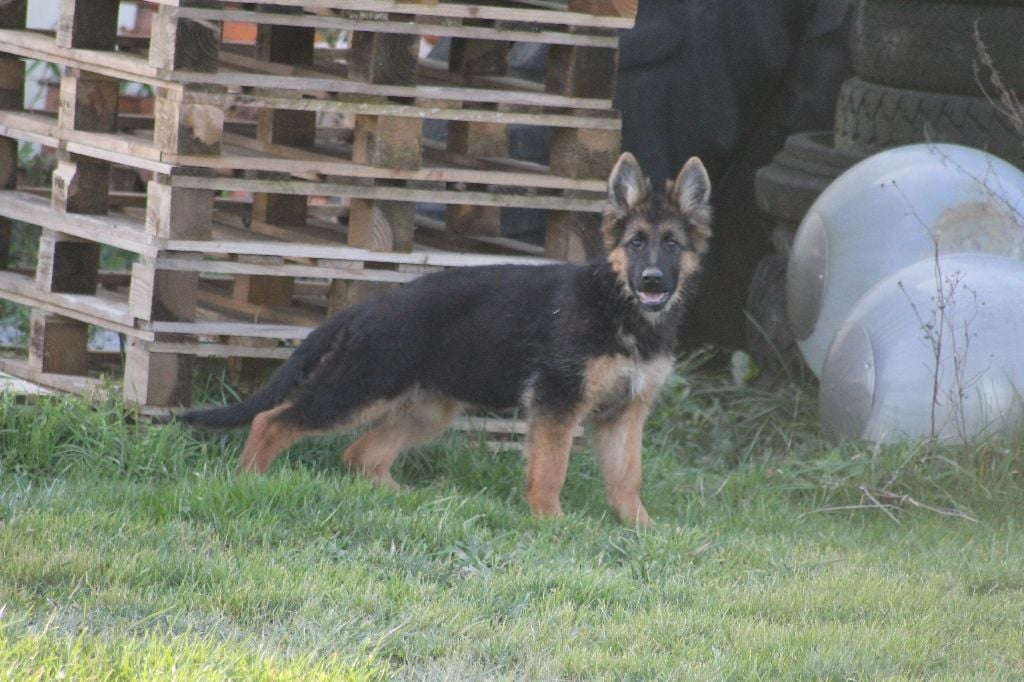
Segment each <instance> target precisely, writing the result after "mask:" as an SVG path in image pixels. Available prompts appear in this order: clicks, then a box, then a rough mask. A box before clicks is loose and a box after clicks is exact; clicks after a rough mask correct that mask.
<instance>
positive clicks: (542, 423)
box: [179, 153, 711, 525]
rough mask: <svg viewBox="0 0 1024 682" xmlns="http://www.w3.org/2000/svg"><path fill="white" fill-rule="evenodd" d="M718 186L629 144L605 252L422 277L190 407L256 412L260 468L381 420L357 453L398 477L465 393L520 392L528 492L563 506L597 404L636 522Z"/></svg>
mask: <svg viewBox="0 0 1024 682" xmlns="http://www.w3.org/2000/svg"><path fill="white" fill-rule="evenodd" d="M710 193H711V186H710V180H709V179H708V175H707V172H706V171H705V169H704V166H703V164H702V163H701V162H700V160H699V159H697V158H696V157H695V158H691V159H690V160H689V161H688V162H687V163H686V165H685V166H684V167H683V169H682V170H681V171H680V173H679V176H678V177H677V178H676V180H675V182H674V183H669V184H668V186H667V188H666V191H665V193H664V194H658V195H656V194H652V192H651V191H650V187H649V183H648V181H647V179H646V178H645V177H644V176H643V174H642V171H641V169H640V166H639V165H638V164H637V162H636V159H634V158H633V156H632V155H631V154H628V153H625V154H623V155H622V156H621V158H620V159H619V160H618V162H617V163H616V165H615V168H614V169H613V170H612V173H611V176H610V178H609V182H608V206H607V208H606V210H605V214H604V218H603V222H602V227H601V232H602V237H603V241H604V244H605V247H606V251H607V257H606V258H605V259H603V260H600V261H597V262H593V263H590V264H588V265H572V264H568V263H560V264H552V265H495V266H480V267H465V268H456V269H452V270H448V271H444V272H438V273H433V274H429V275H425V276H423V277H420V278H418V279H416V280H415V281H413V282H411V283H409V284H407V285H405V286H404V287H402V288H400V289H396V290H394V291H391V292H389V293H386V294H383V295H382V296H380V297H378V298H375V299H373V300H368V301H365V302H363V303H360V304H357V305H354V306H351V307H349V308H346V309H344V310H341V311H339V312H338V313H337V314H335V315H333V316H332V317H331V318H329V319H328V320H327V321H326V322H324V323H323V324H322V325H321V326H320V327H318V328H317V329H315V330H314V331H313V332H312V333H311V334H310V335H309V336H308V337H307V338H306V340H305V341H303V342H302V344H301V345H299V347H298V348H297V349H296V350H295V352H294V353H293V354H292V356H291V357H290V358H289V359H288V361H287V362H286V363H285V364H283V365H282V366H281V367H280V368H278V370H277V371H276V373H275V374H273V375H272V376H271V378H270V379H269V381H268V382H267V384H266V385H265V386H264V387H263V388H261V389H260V390H259V391H258V392H256V393H255V394H253V395H251V396H250V397H248V398H246V399H245V400H243V401H242V402H240V403H237V404H234V405H228V406H226V407H215V408H212V409H202V410H196V411H191V412H187V413H185V414H183V415H181V416H180V417H179V418H180V419H181V420H183V421H185V422H187V423H189V424H192V425H194V426H196V427H199V428H205V429H229V428H236V427H241V426H245V425H247V424H250V423H251V425H252V426H251V430H250V432H249V437H248V440H247V441H246V444H245V448H244V450H243V452H242V458H241V463H240V464H239V468H240V470H241V471H254V472H262V471H264V470H265V469H266V468H267V467H268V466H269V465H270V463H271V462H272V461H273V460H274V458H275V457H277V455H278V454H279V453H280V452H281V451H282V450H283V449H285V448H287V447H288V446H290V445H291V444H293V443H295V442H296V441H298V440H299V439H300V438H302V437H304V436H307V435H310V434H316V433H324V432H327V431H332V430H337V429H350V428H353V427H356V426H358V425H360V424H365V423H368V422H376V425H375V426H374V427H373V428H372V429H371V430H370V431H368V432H367V433H366V434H365V435H363V436H362V437H360V438H359V439H358V440H356V441H355V442H354V443H353V444H352V445H351V446H349V448H348V449H347V450H346V451H345V454H344V461H345V464H347V465H348V467H349V469H350V470H352V471H354V472H356V473H359V474H363V475H365V476H368V477H370V478H371V479H373V480H375V481H377V482H379V483H381V484H384V485H387V486H392V487H393V486H396V483H395V481H394V479H392V478H391V474H390V469H391V464H392V463H393V462H394V461H395V458H397V457H398V455H399V453H401V452H402V451H403V450H405V449H406V448H409V447H412V446H414V445H417V444H420V443H424V442H426V441H429V440H431V439H433V438H435V437H436V436H438V435H440V433H441V432H442V431H444V430H445V428H446V427H447V426H448V425H449V424H450V423H451V421H452V419H453V418H454V417H455V416H456V414H457V413H458V412H459V409H460V406H462V405H463V404H469V405H477V406H482V407H485V408H492V409H506V408H512V407H517V406H518V407H521V408H523V409H524V410H525V414H526V416H527V420H528V422H527V423H528V429H527V463H526V499H527V502H528V503H529V506H530V509H531V510H532V511H533V513H534V514H536V515H541V516H557V515H560V514H561V502H560V500H559V494H560V491H561V489H562V485H563V483H564V481H565V475H566V467H567V464H568V461H569V450H570V446H571V445H572V440H573V433H574V432H575V431H576V429H577V427H578V426H579V425H580V423H581V422H582V421H583V420H584V418H586V417H590V418H591V419H592V421H593V422H594V424H595V427H596V428H595V432H596V433H595V435H596V441H595V447H596V451H597V456H598V459H599V460H600V466H601V472H602V475H603V478H604V484H605V492H606V494H607V499H608V502H609V503H610V504H611V506H612V508H613V509H614V510H615V511H616V512H617V514H618V516H619V518H620V519H621V520H622V521H623V522H626V523H630V524H640V525H646V524H647V523H648V522H649V521H648V517H647V511H646V510H645V509H644V506H643V504H642V503H641V501H640V478H641V474H640V443H641V438H642V432H643V426H644V420H645V418H646V416H647V412H648V410H649V409H650V407H651V404H652V403H653V402H654V399H655V397H656V396H657V395H658V391H659V389H660V388H661V386H662V384H663V383H664V381H665V379H666V378H667V377H668V375H669V373H670V372H671V371H672V367H673V348H674V345H675V340H676V331H677V329H678V326H679V320H680V317H681V315H682V313H683V307H684V303H685V300H686V298H687V294H688V292H689V290H690V289H691V288H692V285H693V283H694V279H695V276H696V274H697V272H698V270H699V267H700V257H701V255H702V254H704V252H705V251H706V250H707V246H708V240H709V238H710V236H711V230H710V219H711V208H710V204H709V198H710Z"/></svg>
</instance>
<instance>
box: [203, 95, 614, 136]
mask: <svg viewBox="0 0 1024 682" xmlns="http://www.w3.org/2000/svg"><path fill="white" fill-rule="evenodd" d="M185 97H186V98H188V99H190V100H193V101H201V102H204V103H217V104H223V105H224V106H236V107H251V108H264V107H266V108H274V109H294V110H301V111H323V112H338V113H352V114H368V115H374V116H405V117H409V118H420V119H437V120H442V121H481V122H492V123H510V124H511V123H518V124H523V125H537V126H552V127H560V128H596V129H615V130H617V129H618V128H619V127H620V125H621V124H620V122H619V120H618V118H617V115H616V114H615V112H614V111H609V110H604V111H602V110H599V109H598V110H594V111H593V112H592V113H591V114H589V115H588V114H584V113H580V111H579V110H578V109H574V110H572V111H570V112H567V113H556V112H551V111H549V112H542V111H532V110H531V111H517V110H514V109H510V108H508V107H504V108H502V110H501V111H497V110H494V109H480V108H466V107H462V108H460V107H458V106H453V107H450V108H445V107H443V106H440V104H441V103H440V102H437V103H432V104H431V105H422V106H420V105H414V104H400V103H395V102H387V101H385V100H383V99H380V98H377V99H368V100H355V99H351V98H350V99H322V98H321V99H312V98H302V99H299V98H295V97H280V96H271V95H255V94H249V93H230V94H228V95H226V96H224V97H222V96H220V95H209V94H208V93H202V92H196V93H191V94H188V95H185ZM457 103H458V101H456V102H455V104H457Z"/></svg>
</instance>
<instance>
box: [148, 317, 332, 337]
mask: <svg viewBox="0 0 1024 682" xmlns="http://www.w3.org/2000/svg"><path fill="white" fill-rule="evenodd" d="M148 327H149V328H150V330H151V331H153V332H156V333H158V334H160V333H164V334H191V335H193V336H245V337H250V338H258V339H286V340H288V339H304V338H306V337H307V336H308V335H309V333H310V332H311V331H313V327H305V326H299V325H287V324H251V323H248V322H225V321H210V320H203V321H199V322H150V323H148Z"/></svg>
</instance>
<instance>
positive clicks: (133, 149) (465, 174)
mask: <svg viewBox="0 0 1024 682" xmlns="http://www.w3.org/2000/svg"><path fill="white" fill-rule="evenodd" d="M0 135H6V136H9V137H13V138H16V139H24V140H26V141H29V142H37V143H41V144H44V145H45V146H48V147H53V148H58V149H66V150H68V151H72V152H74V153H77V154H81V155H84V156H89V157H91V158H96V159H100V160H104V161H108V162H112V163H118V164H122V165H128V166H132V167H135V168H139V169H141V170H149V171H153V172H156V173H161V174H168V175H169V174H171V173H173V172H174V170H175V168H176V167H177V166H191V167H196V168H210V169H236V170H264V171H269V172H289V171H290V172H294V173H312V172H317V173H323V174H327V175H338V176H345V177H353V178H373V179H381V180H413V181H424V182H434V181H436V182H463V183H473V184H494V185H504V186H509V187H537V188H544V189H565V190H576V191H586V192H595V193H603V192H604V191H605V181H603V180H596V179H595V180H591V179H575V178H566V177H560V176H558V175H551V174H542V173H539V172H508V171H490V170H462V169H458V168H423V169H413V170H409V169H400V168H379V167H376V168H375V167H373V166H369V165H365V164H359V163H353V162H351V161H344V160H335V159H333V158H332V157H330V156H329V155H326V154H319V153H315V152H308V151H304V150H296V149H294V148H290V147H286V146H284V145H268V144H266V143H258V142H257V141H254V140H252V139H251V138H245V137H244V136H241V135H234V134H226V135H225V141H227V142H230V143H231V144H232V145H233V146H235V147H239V148H244V149H251V150H253V151H256V150H258V149H260V148H262V149H263V150H264V151H266V152H268V153H269V154H270V155H269V156H253V155H242V154H238V153H235V154H231V153H230V151H231V150H230V148H229V149H228V152H229V153H228V154H225V155H220V156H211V155H206V156H204V155H199V154H179V153H172V152H165V153H161V152H160V150H159V149H158V148H157V147H156V145H154V144H152V143H147V142H143V141H139V140H135V139H131V140H129V139H126V138H125V136H123V135H117V134H113V133H93V132H88V131H74V130H64V129H62V128H61V127H60V126H59V125H57V124H56V123H55V122H54V121H53V119H52V118H50V117H48V116H45V115H42V114H31V113H23V112H7V111H0ZM274 155H280V158H277V157H275V156H274ZM153 159H161V160H158V161H156V160H153ZM151 160H152V161H151ZM264 191H267V190H264Z"/></svg>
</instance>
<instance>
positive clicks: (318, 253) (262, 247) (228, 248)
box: [165, 239, 556, 267]
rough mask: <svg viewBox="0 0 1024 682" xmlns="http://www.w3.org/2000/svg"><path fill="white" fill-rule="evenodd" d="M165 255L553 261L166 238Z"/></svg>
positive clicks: (455, 263) (446, 263)
mask: <svg viewBox="0 0 1024 682" xmlns="http://www.w3.org/2000/svg"><path fill="white" fill-rule="evenodd" d="M165 246H166V249H167V252H168V254H169V255H173V253H174V252H183V253H206V254H248V255H265V256H281V257H284V258H312V259H321V260H338V261H342V260H343V261H353V262H365V263H389V264H405V265H432V266H438V267H465V266H469V265H499V264H515V265H550V264H551V263H554V262H556V261H553V260H550V259H546V258H534V257H529V256H512V255H485V254H474V253H449V252H444V251H413V252H411V253H395V252H387V251H371V250H369V249H360V248H355V247H351V246H341V245H334V246H332V245H325V244H295V243H290V242H280V241H248V240H246V241H242V240H237V241H217V240H210V241H206V240H184V239H169V240H167V242H166V243H165Z"/></svg>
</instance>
